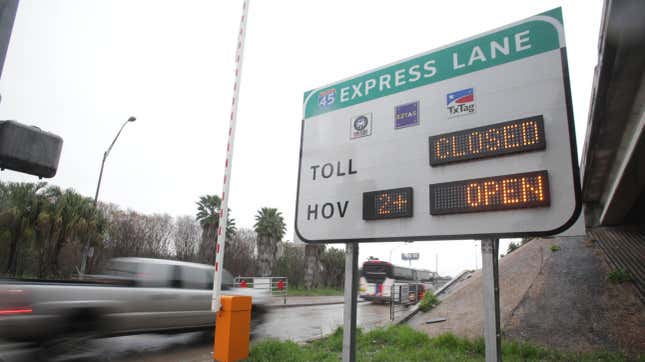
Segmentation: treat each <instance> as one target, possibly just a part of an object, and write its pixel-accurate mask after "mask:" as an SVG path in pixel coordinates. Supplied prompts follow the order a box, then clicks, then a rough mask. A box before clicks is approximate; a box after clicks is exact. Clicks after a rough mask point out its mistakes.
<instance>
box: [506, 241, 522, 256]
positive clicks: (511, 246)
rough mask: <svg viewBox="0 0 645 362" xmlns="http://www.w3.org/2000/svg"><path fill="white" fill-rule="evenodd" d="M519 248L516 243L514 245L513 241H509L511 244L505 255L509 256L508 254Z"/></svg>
mask: <svg viewBox="0 0 645 362" xmlns="http://www.w3.org/2000/svg"><path fill="white" fill-rule="evenodd" d="M519 247H520V245H519V244H518V243H516V242H514V241H511V243H510V244H508V249H507V250H506V254H510V253H512V252H514V251H515V250H517V248H519Z"/></svg>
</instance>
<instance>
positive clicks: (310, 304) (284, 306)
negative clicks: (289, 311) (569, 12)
mask: <svg viewBox="0 0 645 362" xmlns="http://www.w3.org/2000/svg"><path fill="white" fill-rule="evenodd" d="M367 302H368V301H367V300H359V301H358V302H356V304H360V303H367ZM344 303H345V301H340V302H320V303H299V304H273V305H272V304H267V305H266V306H265V308H291V307H315V306H318V305H334V304H344Z"/></svg>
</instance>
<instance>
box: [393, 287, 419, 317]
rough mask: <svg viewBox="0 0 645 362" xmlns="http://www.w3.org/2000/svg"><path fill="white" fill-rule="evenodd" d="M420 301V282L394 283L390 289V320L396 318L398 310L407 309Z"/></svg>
mask: <svg viewBox="0 0 645 362" xmlns="http://www.w3.org/2000/svg"><path fill="white" fill-rule="evenodd" d="M418 302H419V284H416V283H394V284H392V287H391V289H390V320H391V321H394V319H396V314H397V312H401V311H403V310H407V309H408V307H410V306H411V305H414V304H417V303H418Z"/></svg>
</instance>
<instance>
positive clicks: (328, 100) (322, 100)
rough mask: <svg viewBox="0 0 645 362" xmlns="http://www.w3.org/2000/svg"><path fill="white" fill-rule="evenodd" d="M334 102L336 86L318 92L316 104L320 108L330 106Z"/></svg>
mask: <svg viewBox="0 0 645 362" xmlns="http://www.w3.org/2000/svg"><path fill="white" fill-rule="evenodd" d="M335 102H336V88H332V89H328V90H326V91H322V92H320V93H319V94H318V105H319V106H320V108H327V107H330V106H331V105H332V104H334V103H335Z"/></svg>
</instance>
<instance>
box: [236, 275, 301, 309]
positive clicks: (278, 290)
mask: <svg viewBox="0 0 645 362" xmlns="http://www.w3.org/2000/svg"><path fill="white" fill-rule="evenodd" d="M233 286H234V287H236V288H253V289H260V290H265V291H266V292H267V294H268V295H270V296H272V297H282V301H283V303H284V304H287V295H288V294H289V279H287V277H235V278H234V279H233Z"/></svg>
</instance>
